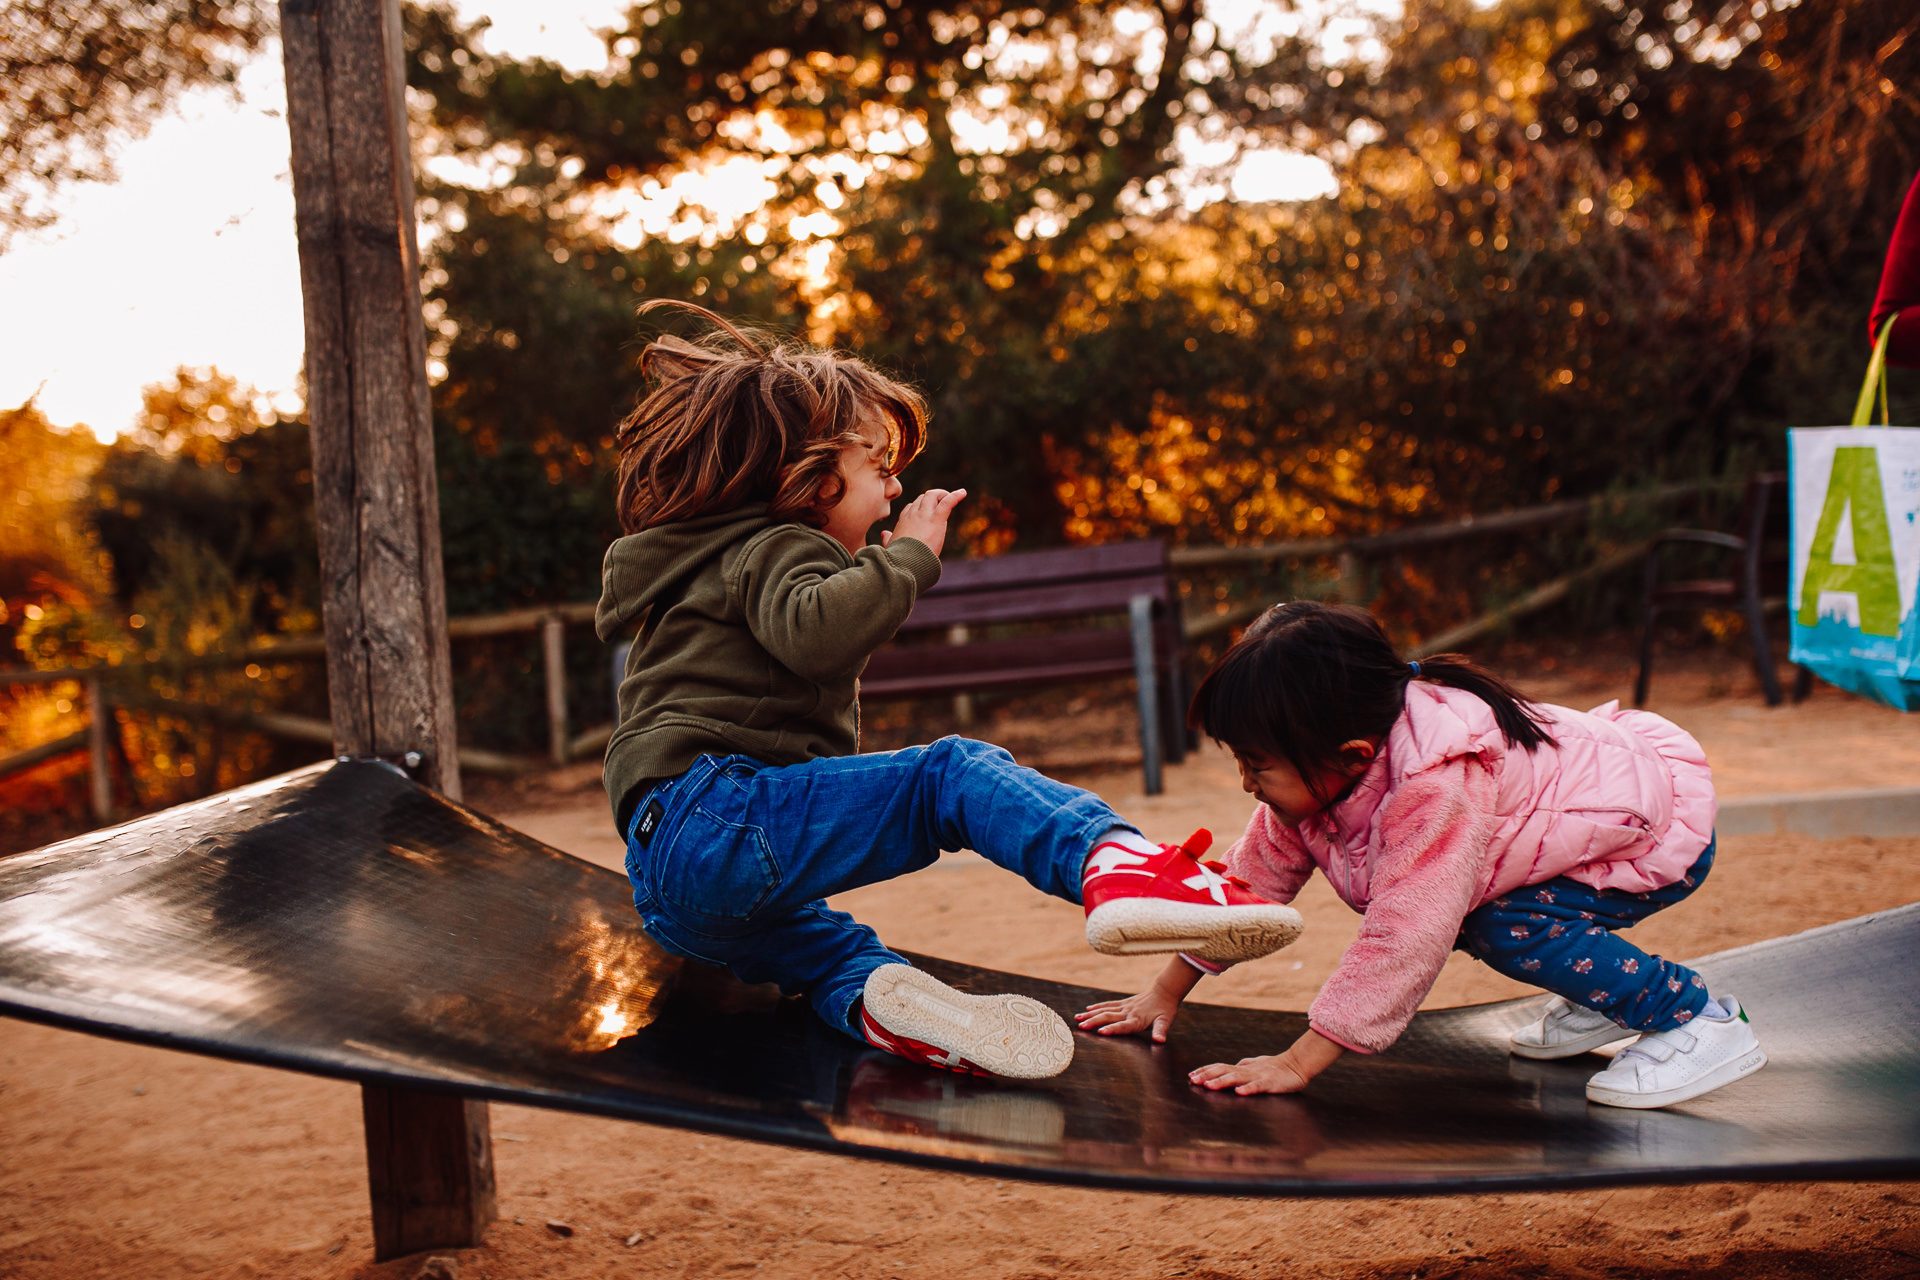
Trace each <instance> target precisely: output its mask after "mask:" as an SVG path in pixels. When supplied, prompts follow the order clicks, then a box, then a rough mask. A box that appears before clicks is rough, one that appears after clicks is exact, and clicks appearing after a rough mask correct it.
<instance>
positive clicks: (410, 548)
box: [280, 0, 494, 1260]
mask: <svg viewBox="0 0 1920 1280" xmlns="http://www.w3.org/2000/svg"><path fill="white" fill-rule="evenodd" d="M280 34H281V42H282V48H283V50H284V53H285V58H286V75H287V125H288V129H289V131H290V133H291V135H292V143H293V150H292V169H293V191H294V225H295V229H296V232H297V234H298V236H299V241H300V287H301V293H302V295H303V298H304V301H305V313H306V341H307V358H306V374H307V409H308V413H309V416H310V419H311V422H312V440H313V486H314V500H315V514H316V516H317V524H318V528H319V540H320V574H321V582H322V604H323V607H324V610H325V619H326V635H327V696H328V702H329V705H330V708H331V713H332V722H333V746H334V751H335V753H336V754H340V755H353V756H381V757H384V758H388V759H394V760H399V759H403V758H404V757H405V756H406V753H408V752H418V753H419V754H420V757H421V763H420V765H419V767H418V768H417V769H415V770H414V773H415V776H416V777H418V778H419V779H420V780H421V781H423V782H425V783H426V784H427V785H429V786H433V787H435V788H437V789H439V790H440V791H442V792H444V793H446V794H447V795H449V796H451V797H453V798H455V799H458V798H459V795H460V772H459V762H458V759H457V756H456V744H455V741H454V720H453V681H452V673H451V667H450V663H449V658H448V651H447V608H446V587H445V582H444V579H443V578H442V575H441V565H440V501H439V493H438V490H437V486H436V482H435V478H434V469H433V428H432V413H431V408H430V405H429V401H428V388H427V371H426V332H425V328H424V326H423V324H422V322H421V316H420V284H419V280H420V260H419V248H418V246H417V244H416V242H415V237H414V207H413V166H412V161H411V158H410V155H409V150H408V138H407V111H406V97H405V77H404V74H403V71H404V68H403V64H402V57H401V43H400V38H401V31H400V6H399V0H281V4H280ZM363 1102H364V1107H365V1111H366V1115H367V1119H368V1123H367V1170H368V1176H369V1181H370V1183H371V1188H372V1194H373V1221H374V1256H375V1258H376V1259H377V1260H385V1259H387V1258H393V1257H398V1256H400V1255H402V1254H407V1253H414V1252H418V1251H420V1250H423V1249H431V1248H446V1247H452V1248H460V1247H465V1246H472V1245H477V1244H479V1243H480V1242H481V1241H480V1237H481V1231H482V1230H483V1229H484V1227H485V1225H486V1223H487V1222H489V1221H490V1220H491V1219H492V1218H493V1215H494V1196H493V1160H492V1149H491V1146H490V1140H489V1137H488V1133H487V1125H486V1104H484V1103H478V1102H472V1103H470V1102H467V1101H466V1100H464V1099H458V1098H454V1099H449V1098H447V1097H446V1096H444V1095H440V1094H424V1093H415V1092H412V1091H410V1090H405V1089H393V1088H386V1087H376V1086H371V1085H370V1086H366V1087H365V1089H364V1091H363Z"/></svg>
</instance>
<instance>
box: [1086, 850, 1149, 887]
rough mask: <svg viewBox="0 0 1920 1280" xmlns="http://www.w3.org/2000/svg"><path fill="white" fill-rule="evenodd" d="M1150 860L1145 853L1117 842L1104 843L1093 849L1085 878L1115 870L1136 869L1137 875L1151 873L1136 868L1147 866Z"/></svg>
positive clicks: (1089, 878)
mask: <svg viewBox="0 0 1920 1280" xmlns="http://www.w3.org/2000/svg"><path fill="white" fill-rule="evenodd" d="M1149 861H1151V859H1150V858H1148V857H1147V855H1146V854H1144V853H1135V852H1134V851H1133V850H1131V849H1128V848H1124V847H1123V846H1121V845H1117V844H1103V845H1101V846H1100V847H1099V848H1098V849H1095V850H1094V851H1093V856H1092V857H1090V858H1088V859H1087V873H1086V875H1085V876H1084V877H1083V879H1087V880H1091V879H1093V878H1094V877H1095V876H1104V875H1107V874H1108V873H1110V872H1114V871H1134V873H1135V874H1136V875H1150V874H1152V873H1151V872H1145V871H1137V870H1135V869H1136V868H1138V867H1144V866H1146V865H1147V863H1148V862H1149Z"/></svg>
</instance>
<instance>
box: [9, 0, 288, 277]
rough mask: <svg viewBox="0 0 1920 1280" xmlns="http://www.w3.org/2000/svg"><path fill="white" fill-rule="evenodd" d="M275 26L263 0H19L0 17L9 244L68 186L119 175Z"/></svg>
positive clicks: (37, 222)
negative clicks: (186, 99) (158, 125)
mask: <svg viewBox="0 0 1920 1280" xmlns="http://www.w3.org/2000/svg"><path fill="white" fill-rule="evenodd" d="M275 30H276V25H275V10H274V8H273V6H272V5H271V4H269V3H266V0H10V2H9V3H8V4H7V6H6V20H5V21H4V22H0V84H4V85H5V86H6V87H7V88H6V92H4V93H0V253H4V252H5V251H6V248H7V245H8V243H9V241H11V239H12V237H13V236H14V235H16V234H18V233H19V232H21V231H24V230H28V229H31V228H35V227H41V226H45V225H47V224H48V223H50V222H51V221H52V220H53V215H52V213H51V211H50V210H49V208H48V199H49V197H50V196H51V195H52V194H53V192H54V191H55V190H56V189H57V188H59V187H60V186H62V185H65V184H67V183H70V182H74V181H80V180H90V181H105V180H110V179H111V178H112V176H113V163H112V149H113V143H114V142H115V140H116V139H118V138H122V137H130V136H131V137H137V136H139V135H140V134H142V133H144V132H145V131H146V129H147V127H148V125H149V124H150V123H151V122H152V120H153V118H154V117H155V116H157V115H158V114H159V113H160V112H161V111H162V110H163V109H164V108H165V107H166V106H167V104H168V103H170V102H172V101H173V100H174V99H175V98H176V97H178V96H179V94H181V93H182V92H183V91H185V90H188V89H192V88H197V87H200V86H203V85H212V84H222V83H231V82H232V80H233V78H234V76H235V75H236V74H237V72H238V70H239V65H240V60H241V59H242V58H243V57H244V56H245V55H247V54H251V53H254V52H256V51H258V50H259V49H260V47H261V46H262V45H263V44H264V43H265V42H266V41H267V40H268V38H269V37H271V36H272V35H273V33H274V31H275Z"/></svg>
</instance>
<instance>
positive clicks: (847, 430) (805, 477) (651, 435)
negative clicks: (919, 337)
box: [617, 298, 927, 533]
mask: <svg viewBox="0 0 1920 1280" xmlns="http://www.w3.org/2000/svg"><path fill="white" fill-rule="evenodd" d="M663 306H666V307H673V308H675V309H677V310H682V311H687V312H690V313H692V314H693V315H695V316H698V317H699V318H700V319H702V320H704V321H706V322H707V323H708V324H710V325H711V326H713V328H712V331H711V332H709V333H708V334H707V335H706V336H705V337H703V338H702V339H701V340H700V341H699V342H697V343H694V342H687V341H684V340H682V339H679V338H675V337H671V336H665V337H661V338H658V339H656V340H655V341H653V342H651V343H649V344H648V345H647V347H646V349H645V350H644V351H642V352H641V353H640V369H641V372H642V373H644V374H645V375H647V376H648V377H649V378H651V379H652V380H653V383H654V386H653V390H652V391H651V392H650V393H649V394H648V395H647V397H646V399H644V400H642V401H641V402H640V406H639V408H637V409H635V410H634V411H633V412H632V413H630V414H628V415H627V417H626V420H625V421H623V422H622V423H621V424H620V430H619V433H618V436H617V439H618V440H619V444H620V488H619V505H620V526H621V528H622V529H624V530H625V531H626V532H628V533H638V532H640V531H641V530H642V529H651V528H653V527H654V526H656V525H662V524H669V523H672V522H674V521H677V520H690V519H693V518H695V517H697V516H704V515H711V514H714V513H716V512H721V511H731V510H733V509H734V508H736V507H741V506H745V505H746V504H747V503H750V502H764V503H766V504H767V508H768V514H770V515H772V516H774V517H775V518H778V519H788V520H796V521H799V522H800V523H803V524H809V525H812V526H814V527H815V528H819V527H820V526H822V525H824V524H825V523H826V518H827V512H828V511H830V510H832V508H833V506H834V504H835V503H837V502H839V501H840V498H841V496H842V495H843V494H844V493H845V492H846V482H845V481H844V480H842V479H841V478H840V469H839V461H840V451H841V450H842V449H843V448H845V447H846V446H848V445H854V444H860V443H862V442H863V441H864V440H865V439H866V437H864V436H863V435H861V432H860V428H861V427H862V426H863V425H864V424H866V423H868V422H870V421H871V420H872V419H873V417H874V415H875V413H876V411H877V413H878V416H879V418H880V420H881V421H882V422H884V423H885V424H886V427H887V433H888V437H889V439H888V445H889V450H888V467H889V469H890V470H891V471H893V472H895V473H898V472H899V471H900V469H901V468H903V467H905V466H906V465H907V463H908V462H910V461H912V460H913V457H914V455H915V454H917V453H919V452H920V450H921V448H922V447H923V446H924V445H925V444H926V439H927V403H926V401H925V400H923V399H922V398H921V397H920V394H919V393H918V392H916V391H914V390H913V389H912V388H910V387H907V386H904V385H902V384H901V383H898V382H895V381H894V380H893V379H891V378H888V377H885V376H883V375H881V374H879V373H876V372H875V371H874V370H872V369H870V368H868V367H867V366H866V365H865V364H863V363H861V362H860V361H859V360H856V359H854V358H853V357H852V356H847V355H841V354H839V353H837V352H833V351H822V350H819V349H817V348H813V347H807V346H802V345H799V344H793V343H787V342H781V341H779V340H778V339H777V338H774V337H772V336H771V335H767V334H761V333H754V332H749V331H746V330H742V329H739V328H737V327H735V326H734V325H732V324H729V323H728V322H727V321H725V320H723V319H721V318H720V317H719V316H717V315H715V314H714V313H713V312H711V311H708V310H707V309H706V308H704V307H697V306H695V305H693V304H692V303H690V302H676V301H672V300H670V299H664V298H662V299H655V300H654V301H652V302H649V303H647V304H646V305H644V306H642V307H641V308H640V310H641V312H642V313H645V312H648V311H651V310H653V309H655V308H656V307H663Z"/></svg>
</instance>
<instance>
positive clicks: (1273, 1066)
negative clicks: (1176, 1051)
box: [1187, 1053, 1311, 1094]
mask: <svg viewBox="0 0 1920 1280" xmlns="http://www.w3.org/2000/svg"><path fill="white" fill-rule="evenodd" d="M1287 1057H1288V1055H1286V1054H1284V1053H1276V1054H1272V1055H1269V1056H1268V1057H1264V1058H1242V1059H1240V1061H1238V1062H1236V1063H1234V1064H1233V1065H1232V1066H1228V1065H1227V1064H1226V1063H1224V1062H1216V1063H1214V1064H1213V1065H1211V1066H1206V1067H1200V1068H1199V1069H1197V1070H1194V1071H1190V1072H1188V1073H1187V1079H1188V1080H1189V1081H1191V1082H1192V1083H1194V1084H1197V1085H1199V1086H1200V1087H1201V1088H1203V1089H1214V1090H1219V1089H1231V1090H1233V1091H1234V1092H1235V1093H1241V1094H1248V1093H1298V1092H1300V1091H1301V1090H1302V1089H1304V1088H1306V1087H1307V1082H1308V1080H1309V1079H1311V1077H1309V1076H1305V1075H1302V1074H1301V1073H1300V1072H1298V1071H1296V1070H1294V1068H1293V1065H1292V1064H1291V1063H1289V1062H1288V1061H1287Z"/></svg>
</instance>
